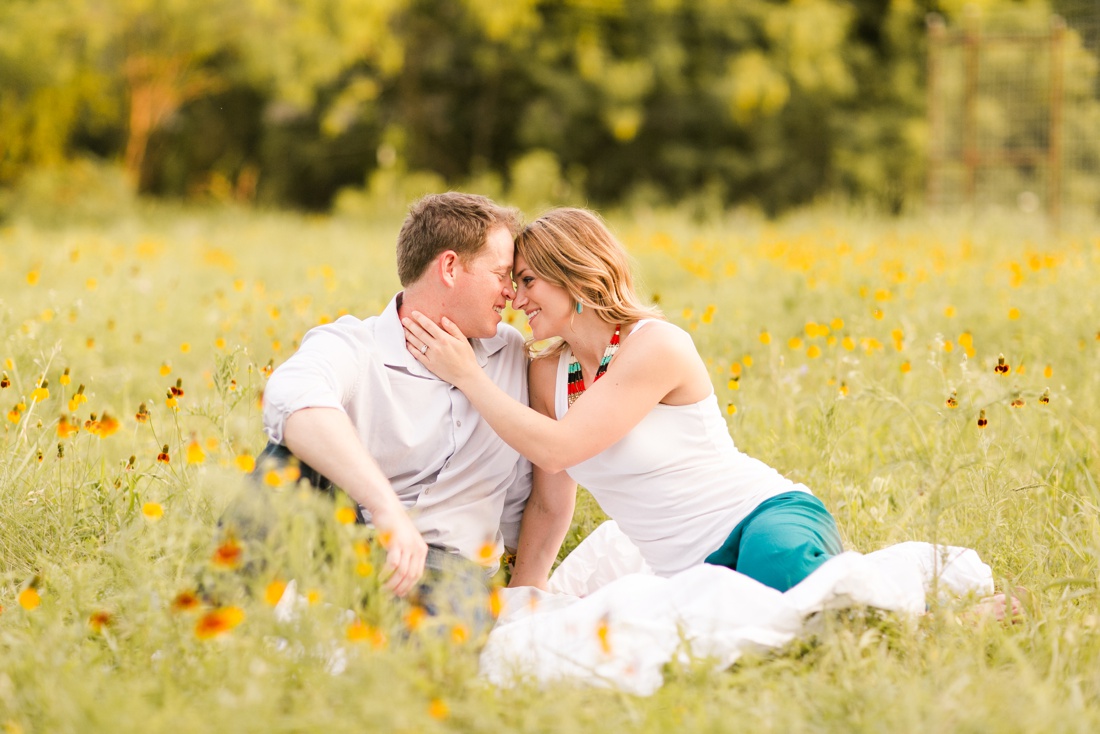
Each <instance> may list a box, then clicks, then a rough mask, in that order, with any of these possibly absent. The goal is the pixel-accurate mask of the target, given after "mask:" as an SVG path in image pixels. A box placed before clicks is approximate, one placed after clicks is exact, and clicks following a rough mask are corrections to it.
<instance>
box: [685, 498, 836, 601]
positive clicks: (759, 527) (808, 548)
mask: <svg viewBox="0 0 1100 734" xmlns="http://www.w3.org/2000/svg"><path fill="white" fill-rule="evenodd" d="M843 550H844V549H843V548H842V547H841V544H840V533H839V532H838V531H837V528H836V520H834V519H833V516H832V515H830V514H829V511H828V510H827V509H825V505H823V504H822V503H821V500H819V499H818V498H817V497H814V496H813V495H812V494H810V493H808V492H784V493H783V494H777V495H776V496H774V497H770V498H768V499H767V500H765V501H763V502H761V503H760V505H759V506H758V507H757V508H756V509H755V510H753V511H752V512H751V513H749V516H748V517H746V518H745V519H744V520H742V521H741V522H739V523H737V527H735V528H734V529H733V532H731V533H730V534H729V537H728V538H726V542H724V543H723V544H722V547H721V548H719V549H718V550H716V551H714V552H713V553H711V554H710V555H709V556H707V557H706V559H705V561H704V562H705V563H710V564H712V565H715V566H725V567H726V568H732V569H733V570H735V571H738V572H739V573H743V574H745V575H746V576H748V577H750V578H753V579H756V580H757V581H759V582H760V583H762V584H765V585H766V586H770V587H772V588H773V589H779V590H780V591H786V590H787V589H789V588H791V587H792V586H794V585H795V584H797V583H798V582H799V581H801V580H802V579H804V578H806V577H807V576H809V575H810V574H811V573H813V572H814V571H815V570H816V569H817V567H818V566H820V565H821V564H822V563H825V561H827V560H829V559H830V558H832V557H833V556H836V555H839V554H840V553H841V552H843Z"/></svg>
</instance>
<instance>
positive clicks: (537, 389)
mask: <svg viewBox="0 0 1100 734" xmlns="http://www.w3.org/2000/svg"><path fill="white" fill-rule="evenodd" d="M560 360H561V354H557V355H554V356H546V357H540V358H538V359H533V360H531V363H530V365H529V366H528V367H527V385H528V390H529V392H530V395H531V407H532V408H534V409H535V410H538V411H539V412H540V413H545V414H546V415H550V416H552V415H553V411H552V407H553V403H554V392H555V390H556V389H557V379H558V363H559V361H560Z"/></svg>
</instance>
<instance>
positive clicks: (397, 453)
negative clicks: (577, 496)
mask: <svg viewBox="0 0 1100 734" xmlns="http://www.w3.org/2000/svg"><path fill="white" fill-rule="evenodd" d="M400 297H401V294H398V295H397V296H395V297H394V299H393V300H391V301H390V303H389V305H388V306H386V309H385V310H384V311H383V312H382V314H381V315H379V316H372V317H370V318H368V319H365V320H360V319H357V318H355V317H353V316H343V317H341V318H340V319H338V320H337V321H335V322H334V323H331V324H325V325H323V326H318V327H316V328H313V329H310V330H309V331H308V332H307V333H306V335H305V336H304V337H303V338H302V345H301V347H300V348H299V349H298V351H297V352H295V354H294V355H293V356H291V357H290V359H288V360H287V361H286V362H284V363H283V364H282V365H280V366H279V367H278V369H276V370H275V372H274V373H272V375H271V378H270V379H269V380H268V383H267V386H266V387H265V388H264V409H263V417H264V431H265V432H266V433H267V436H268V438H269V439H271V440H272V441H274V442H275V443H282V440H283V428H284V426H285V424H286V419H287V417H288V416H290V414H291V413H294V412H295V411H298V410H302V409H303V408H337V409H340V410H343V411H344V412H345V413H347V415H348V417H349V418H351V422H352V424H353V425H354V426H355V429H356V430H357V431H358V433H359V438H360V440H362V442H363V445H364V446H365V447H366V449H367V451H368V452H369V453H370V455H371V456H373V457H374V459H375V461H377V462H378V464H379V466H380V467H381V468H382V472H383V473H384V474H385V475H386V476H387V477H388V478H389V480H390V484H391V485H392V486H393V490H394V491H395V492H396V493H397V496H398V498H399V499H400V500H401V502H402V504H404V506H405V507H406V508H407V509H408V510H409V513H410V516H411V517H412V520H413V522H414V523H415V525H416V528H417V529H418V530H419V531H420V533H421V534H422V535H423V536H424V540H425V541H426V542H428V543H429V544H432V545H437V546H441V547H444V548H447V549H449V550H452V551H455V552H458V553H460V554H462V555H463V556H466V557H467V558H470V559H474V560H477V558H478V554H479V550H480V549H481V548H482V547H483V546H484V545H485V543H487V542H491V543H495V544H496V547H497V553H498V554H499V550H500V548H501V545H502V543H503V544H506V545H507V546H509V547H511V548H514V547H516V544H517V542H518V539H519V523H520V517H521V515H522V513H523V506H524V504H525V503H526V501H527V497H528V495H529V494H530V491H531V465H530V463H529V462H528V461H527V460H526V459H524V458H523V457H522V456H520V455H519V453H517V452H516V451H515V450H514V449H512V448H511V447H510V446H508V444H506V443H504V441H502V440H501V439H500V438H499V437H498V436H497V435H496V433H494V432H493V429H492V428H490V427H489V424H488V423H486V422H485V421H484V420H482V418H481V415H480V414H479V413H478V412H477V411H476V410H474V408H473V406H472V405H471V404H470V401H469V400H467V399H466V396H465V395H463V394H462V392H461V391H460V390H458V389H457V388H455V387H454V386H452V385H450V384H449V383H447V382H444V381H443V380H440V379H439V378H438V377H436V376H435V375H433V374H432V373H431V372H430V371H429V370H428V369H427V368H425V367H423V366H422V365H421V364H420V363H419V362H417V361H416V360H415V359H413V357H412V356H411V355H410V354H409V353H408V352H407V351H406V348H405V333H404V329H403V328H402V326H401V321H400V319H399V318H398V315H397V306H398V303H399V299H400ZM471 343H472V345H473V348H474V353H475V354H476V355H477V360H478V363H479V364H480V365H481V367H482V369H484V370H485V373H486V374H487V375H488V376H489V377H490V378H491V379H492V380H493V382H495V383H496V384H497V385H499V386H500V387H501V389H503V390H504V391H505V392H506V393H508V394H509V395H511V396H512V397H513V398H515V399H516V400H519V401H520V402H522V403H524V404H525V405H526V404H527V402H528V399H527V356H526V353H525V351H524V348H523V337H522V336H521V335H520V333H519V332H518V331H516V330H515V329H514V328H512V327H511V326H508V325H507V324H504V323H501V324H500V325H499V326H498V327H497V334H496V336H494V337H492V338H488V339H471ZM365 517H366V518H367V520H368V522H369V521H370V516H369V515H367V514H365ZM483 560H484V559H483Z"/></svg>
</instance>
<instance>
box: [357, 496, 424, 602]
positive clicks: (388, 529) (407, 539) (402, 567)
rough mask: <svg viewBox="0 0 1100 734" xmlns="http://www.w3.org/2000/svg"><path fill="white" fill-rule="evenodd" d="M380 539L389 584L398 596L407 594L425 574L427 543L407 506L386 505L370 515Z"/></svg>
mask: <svg viewBox="0 0 1100 734" xmlns="http://www.w3.org/2000/svg"><path fill="white" fill-rule="evenodd" d="M371 522H372V523H374V527H375V528H377V530H378V538H379V542H380V543H381V544H382V547H383V548H385V549H386V572H387V573H388V574H389V578H387V579H386V588H387V589H390V590H392V591H393V593H395V594H397V595H398V596H405V595H406V594H408V593H409V592H410V591H411V590H412V589H413V587H414V586H415V585H416V582H417V581H419V580H420V577H421V576H423V575H424V559H425V558H427V556H428V544H427V543H425V542H424V538H422V537H421V536H420V533H419V531H417V529H416V526H415V525H413V523H412V520H410V519H409V516H408V514H407V513H406V512H405V510H404V509H403V508H402V507H400V506H398V507H396V508H392V507H387V508H385V509H383V510H381V511H380V512H376V513H375V514H373V515H372V516H371Z"/></svg>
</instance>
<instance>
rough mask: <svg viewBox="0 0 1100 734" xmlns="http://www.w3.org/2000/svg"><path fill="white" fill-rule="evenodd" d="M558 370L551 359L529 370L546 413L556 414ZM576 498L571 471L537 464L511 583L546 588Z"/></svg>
mask: <svg viewBox="0 0 1100 734" xmlns="http://www.w3.org/2000/svg"><path fill="white" fill-rule="evenodd" d="M556 371H557V364H556V363H554V362H552V361H551V360H548V359H543V360H535V361H534V362H532V363H531V367H530V369H529V370H528V374H529V379H528V383H529V385H530V391H531V407H532V408H533V409H535V410H536V411H538V412H539V413H541V414H543V415H545V416H552V415H553V404H554V380H555V372H556ZM576 501H577V483H576V482H574V481H573V479H572V478H571V477H570V476H569V475H568V474H566V473H565V472H563V471H562V472H558V473H557V474H549V473H547V472H546V471H544V470H542V469H540V468H539V467H538V466H535V467H534V471H533V475H532V484H531V497H530V498H529V499H528V500H527V507H526V508H524V511H523V520H522V522H521V524H520V530H519V548H518V550H517V553H516V566H515V569H514V570H513V571H512V580H511V581H510V582H509V584H508V585H509V586H513V587H514V586H535V587H537V588H540V589H545V588H546V581H547V578H548V577H549V576H550V569H551V568H552V567H553V565H554V560H555V559H556V558H557V557H558V551H559V550H560V549H561V544H562V541H563V540H564V539H565V534H566V533H567V532H569V525H570V523H572V521H573V508H574V506H575V505H576Z"/></svg>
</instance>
